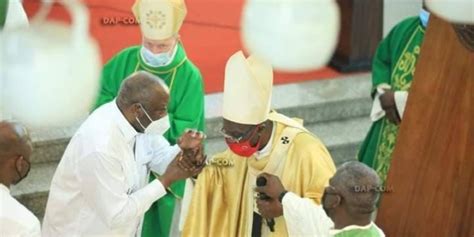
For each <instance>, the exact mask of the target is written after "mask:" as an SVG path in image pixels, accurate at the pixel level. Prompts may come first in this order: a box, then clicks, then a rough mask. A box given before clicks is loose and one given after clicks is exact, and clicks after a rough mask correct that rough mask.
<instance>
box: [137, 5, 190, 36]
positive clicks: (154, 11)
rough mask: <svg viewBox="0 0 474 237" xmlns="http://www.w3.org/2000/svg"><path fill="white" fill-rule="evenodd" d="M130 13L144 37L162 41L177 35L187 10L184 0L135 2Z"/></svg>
mask: <svg viewBox="0 0 474 237" xmlns="http://www.w3.org/2000/svg"><path fill="white" fill-rule="evenodd" d="M132 12H133V15H135V18H136V19H137V21H138V22H139V23H140V30H141V31H142V34H143V36H144V37H146V38H148V39H152V40H164V39H168V38H170V37H172V36H174V35H177V34H178V32H179V29H180V28H181V25H182V24H183V21H184V18H185V17H186V13H187V9H186V4H185V2H184V0H136V2H135V4H133V7H132Z"/></svg>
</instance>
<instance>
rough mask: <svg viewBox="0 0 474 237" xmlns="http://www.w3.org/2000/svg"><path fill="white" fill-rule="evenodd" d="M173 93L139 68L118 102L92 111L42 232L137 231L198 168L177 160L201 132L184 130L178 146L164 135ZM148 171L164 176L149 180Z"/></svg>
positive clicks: (63, 168) (59, 174)
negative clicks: (151, 211) (170, 190)
mask: <svg viewBox="0 0 474 237" xmlns="http://www.w3.org/2000/svg"><path fill="white" fill-rule="evenodd" d="M168 99H169V90H168V87H167V86H166V84H165V83H164V82H163V81H162V80H161V79H159V78H158V77H156V76H154V75H152V74H150V73H146V72H137V73H134V74H132V75H131V76H129V78H127V79H126V80H125V81H124V82H123V83H122V86H121V89H120V92H119V94H118V96H117V98H116V100H114V101H112V102H109V103H107V104H104V105H103V106H101V107H100V108H98V109H97V110H95V111H94V112H93V113H92V114H91V115H90V116H89V118H88V119H87V120H86V121H85V122H84V123H83V124H82V125H81V127H80V128H79V130H78V131H77V132H76V134H75V135H74V136H73V137H72V139H71V142H70V143H69V145H68V147H67V148H66V151H65V153H64V155H63V158H62V159H61V162H60V163H59V166H58V168H57V170H56V173H55V175H54V177H53V180H52V184H51V189H50V194H49V199H48V204H47V206H46V214H45V218H44V224H43V236H139V235H140V233H137V232H138V231H139V230H140V229H141V228H140V225H141V221H142V218H143V215H144V213H145V211H147V210H148V208H149V207H150V205H151V204H152V203H153V202H154V201H156V200H158V199H159V198H161V197H163V196H164V195H165V194H166V189H167V188H168V187H169V185H170V184H171V183H173V182H175V181H177V180H181V179H185V178H188V177H191V176H193V175H196V174H197V173H199V172H200V170H201V168H202V167H200V166H199V167H195V168H193V169H191V170H186V169H183V168H181V167H183V166H180V165H179V161H178V160H181V159H183V157H185V156H182V152H181V150H183V151H184V152H185V153H191V154H193V153H192V152H189V151H190V150H196V149H197V148H198V147H200V146H201V143H202V140H203V139H204V138H203V136H201V135H197V136H196V133H195V132H188V133H185V134H184V135H183V136H182V137H181V139H180V141H179V142H178V145H175V146H170V145H169V144H168V142H167V141H166V140H165V139H164V138H163V137H162V136H161V135H162V134H163V133H164V132H166V130H167V129H168V128H169V120H168V117H167V116H166V114H167V108H166V106H167V104H168ZM197 150H201V149H197ZM188 155H189V154H188ZM199 155H200V154H199ZM175 157H176V158H175ZM186 158H189V157H187V156H186ZM194 160H195V159H193V161H194ZM202 163H203V162H202ZM150 170H152V171H154V172H156V173H158V174H159V175H160V176H159V178H157V179H156V180H154V181H153V182H150V183H149V184H148V183H147V180H148V179H147V177H148V174H149V172H150Z"/></svg>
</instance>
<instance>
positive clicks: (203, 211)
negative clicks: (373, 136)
mask: <svg viewBox="0 0 474 237" xmlns="http://www.w3.org/2000/svg"><path fill="white" fill-rule="evenodd" d="M272 84H273V72H272V68H271V66H270V65H268V64H266V63H264V62H262V61H261V60H259V59H258V58H256V57H254V56H250V57H249V58H245V57H244V55H243V53H242V52H237V53H235V54H234V55H233V56H231V57H230V59H229V61H228V62H227V66H226V74H225V86H224V107H223V116H224V125H223V128H222V133H223V134H224V137H225V141H226V143H227V145H228V147H229V149H228V150H226V151H224V152H223V153H220V154H217V155H215V156H214V157H213V158H212V159H211V160H209V162H208V163H209V164H210V165H209V166H207V167H206V168H205V169H204V171H203V173H201V174H200V175H199V177H198V179H197V182H196V186H195V189H194V192H193V195H192V201H191V205H190V209H189V213H188V217H187V219H186V223H185V225H184V229H183V235H184V236H250V235H252V236H260V235H261V236H286V235H288V232H287V229H286V221H287V220H286V218H285V217H284V216H283V209H282V206H281V204H279V203H278V202H272V203H271V205H270V206H269V209H271V210H272V213H273V214H272V215H271V216H270V217H271V218H275V219H274V221H275V224H274V226H273V227H274V231H275V232H271V230H270V228H269V227H267V224H270V223H267V224H265V225H264V224H263V221H262V218H261V216H260V215H259V214H258V213H257V209H256V208H254V204H255V200H254V196H255V193H254V192H253V187H254V186H255V182H256V177H257V175H259V174H260V173H262V172H268V173H272V174H275V175H277V176H279V177H280V178H282V180H283V182H284V183H285V184H286V185H287V187H288V188H289V189H290V190H292V191H293V192H295V193H297V194H298V195H301V196H303V197H306V198H308V199H310V200H312V201H313V202H315V203H320V200H321V197H322V194H323V190H324V187H325V185H326V184H327V182H328V180H329V178H330V177H331V176H332V175H333V174H334V172H335V167H334V163H333V161H332V159H331V156H330V155H329V153H328V151H327V149H326V147H325V146H324V145H323V144H322V143H321V141H320V140H319V139H318V138H316V137H315V136H314V135H313V134H311V133H310V132H308V131H307V130H306V129H305V128H304V127H303V126H302V122H301V121H298V120H295V119H291V118H288V117H286V116H284V115H282V114H279V113H276V112H270V102H271V91H272ZM270 225H271V224H270ZM273 227H272V228H273ZM290 234H291V233H290Z"/></svg>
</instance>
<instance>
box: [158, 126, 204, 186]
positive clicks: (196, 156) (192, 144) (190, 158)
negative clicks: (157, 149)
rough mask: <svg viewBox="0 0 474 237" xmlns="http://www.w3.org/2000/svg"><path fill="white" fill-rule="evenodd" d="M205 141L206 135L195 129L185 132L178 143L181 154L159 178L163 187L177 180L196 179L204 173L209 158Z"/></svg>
mask: <svg viewBox="0 0 474 237" xmlns="http://www.w3.org/2000/svg"><path fill="white" fill-rule="evenodd" d="M205 139H206V135H205V134H204V133H203V132H200V131H197V130H194V129H186V130H185V132H184V134H183V135H182V136H181V137H180V138H179V139H178V141H177V144H178V146H179V147H180V148H181V152H180V153H179V154H178V155H177V156H176V158H175V159H174V160H173V161H172V162H171V163H170V164H169V165H168V168H167V169H166V171H165V173H164V174H163V175H162V176H161V177H160V178H159V179H160V181H161V183H162V184H163V186H165V187H169V185H171V183H173V182H175V181H177V180H180V179H186V178H189V177H195V176H196V175H198V174H199V173H200V172H201V171H202V169H203V168H204V166H205V165H206V158H207V156H206V155H205V154H204V147H203V146H204V144H203V142H204V140H205Z"/></svg>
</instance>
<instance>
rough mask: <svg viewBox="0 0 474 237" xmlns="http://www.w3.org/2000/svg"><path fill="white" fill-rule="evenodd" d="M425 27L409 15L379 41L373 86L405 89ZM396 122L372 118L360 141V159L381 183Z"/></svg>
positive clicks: (411, 74) (392, 146)
mask: <svg viewBox="0 0 474 237" xmlns="http://www.w3.org/2000/svg"><path fill="white" fill-rule="evenodd" d="M424 35H425V29H424V27H423V26H422V25H421V24H420V22H419V19H418V18H417V17H416V18H409V19H407V20H405V21H403V22H402V23H400V24H399V25H397V26H396V27H395V28H394V30H392V32H391V33H390V34H389V35H388V36H387V38H386V39H384V41H382V43H381V44H380V45H379V48H378V49H377V53H376V55H375V59H374V66H373V69H372V70H373V89H372V94H374V92H375V90H376V87H377V86H378V85H380V84H382V83H387V84H389V85H390V86H391V87H392V90H394V91H408V90H409V89H410V86H411V82H412V79H413V75H414V73H415V65H416V62H417V59H418V56H419V54H420V48H421V44H422V42H423V38H424ZM398 128H399V126H397V125H395V124H393V123H390V122H388V120H387V119H386V118H385V117H384V118H382V119H380V120H378V121H376V122H374V123H373V124H372V126H371V128H370V131H369V133H368V135H367V137H366V138H365V140H364V142H363V143H362V145H361V148H360V150H359V153H358V159H359V161H361V162H363V163H365V164H367V165H368V166H370V167H372V168H373V169H374V170H375V171H376V172H377V173H378V175H379V176H380V178H381V180H382V181H383V183H385V180H386V178H387V174H388V170H389V168H390V161H391V158H392V152H393V150H394V147H395V143H396V138H397V134H398Z"/></svg>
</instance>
